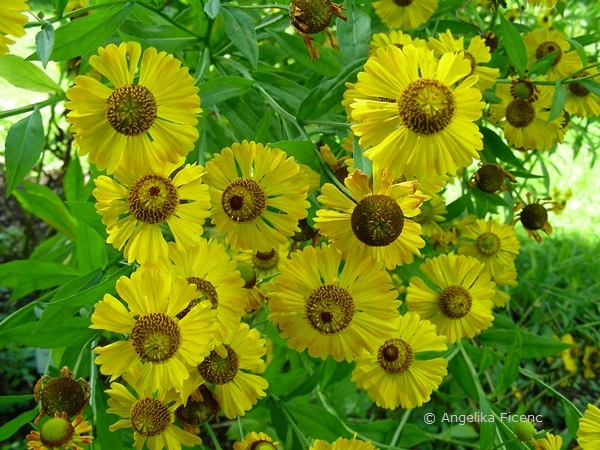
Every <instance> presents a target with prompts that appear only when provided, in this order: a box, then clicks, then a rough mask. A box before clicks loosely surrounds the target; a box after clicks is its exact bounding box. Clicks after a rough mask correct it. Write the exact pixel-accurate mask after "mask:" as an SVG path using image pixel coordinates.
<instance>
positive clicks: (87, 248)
mask: <svg viewBox="0 0 600 450" xmlns="http://www.w3.org/2000/svg"><path fill="white" fill-rule="evenodd" d="M75 256H76V257H77V266H78V267H79V270H80V271H81V273H88V272H91V271H92V270H96V269H100V268H102V267H104V266H105V265H106V263H107V262H108V257H107V255H106V242H105V241H104V239H102V238H101V237H100V236H99V235H98V233H97V232H96V231H95V230H94V228H92V227H91V226H90V225H88V224H86V223H85V222H80V223H79V227H78V228H77V247H76V252H75Z"/></svg>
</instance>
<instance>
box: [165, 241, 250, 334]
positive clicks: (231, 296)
mask: <svg viewBox="0 0 600 450" xmlns="http://www.w3.org/2000/svg"><path fill="white" fill-rule="evenodd" d="M168 245H169V259H170V260H171V261H172V262H173V264H172V265H169V268H170V269H171V270H172V271H173V273H174V274H175V275H176V276H179V277H182V278H185V279H186V280H187V282H188V283H190V284H193V285H194V286H196V295H199V297H198V298H196V299H195V300H194V301H193V302H192V303H190V304H189V305H188V306H187V307H186V308H185V309H184V310H183V311H181V312H180V313H179V314H178V315H177V317H179V318H183V317H185V315H186V314H187V313H188V312H189V311H190V310H191V309H192V308H193V307H194V306H195V305H197V304H198V303H200V302H202V301H204V300H209V301H210V303H211V306H212V309H214V310H216V311H217V324H218V325H217V326H218V333H217V334H215V345H218V344H220V343H221V342H222V341H223V339H225V336H227V333H228V332H229V330H230V329H232V328H237V327H238V325H239V323H240V320H241V317H242V316H243V315H244V313H245V309H246V304H247V301H246V295H247V294H246V292H245V291H244V289H243V287H244V284H245V282H244V280H243V279H242V277H241V275H240V274H239V272H238V271H237V270H236V266H237V264H236V262H235V261H233V260H232V259H231V258H230V257H229V255H228V254H227V252H226V251H225V247H224V246H223V245H222V244H219V243H217V242H216V241H206V240H204V239H202V240H201V241H200V244H199V245H198V246H197V247H194V248H192V249H191V250H178V249H177V246H176V245H175V244H173V243H172V242H170V243H169V244H168Z"/></svg>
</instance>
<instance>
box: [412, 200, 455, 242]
mask: <svg viewBox="0 0 600 450" xmlns="http://www.w3.org/2000/svg"><path fill="white" fill-rule="evenodd" d="M447 213H448V211H447V210H446V203H445V202H444V200H443V199H442V198H441V197H439V196H436V198H432V199H431V200H429V201H426V202H423V204H422V205H421V214H419V215H418V216H416V217H415V218H414V220H415V222H417V223H418V224H419V225H421V234H422V235H423V236H425V237H431V236H434V235H439V234H440V233H442V232H443V231H444V229H443V228H442V227H441V226H440V223H442V222H445V221H446V217H445V215H446V214H447Z"/></svg>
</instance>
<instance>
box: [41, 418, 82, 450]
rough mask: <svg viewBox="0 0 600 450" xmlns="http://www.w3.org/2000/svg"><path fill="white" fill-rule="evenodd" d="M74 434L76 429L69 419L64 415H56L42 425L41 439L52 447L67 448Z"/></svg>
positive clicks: (47, 445)
mask: <svg viewBox="0 0 600 450" xmlns="http://www.w3.org/2000/svg"><path fill="white" fill-rule="evenodd" d="M74 435H75V429H74V428H73V425H71V424H70V423H69V421H68V420H65V419H63V418H62V417H54V418H52V419H50V420H48V421H46V422H45V423H44V425H42V429H41V430H40V441H41V442H42V444H44V445H45V446H46V447H47V448H50V449H54V448H66V445H67V444H68V443H69V441H71V438H72V437H73V436H74Z"/></svg>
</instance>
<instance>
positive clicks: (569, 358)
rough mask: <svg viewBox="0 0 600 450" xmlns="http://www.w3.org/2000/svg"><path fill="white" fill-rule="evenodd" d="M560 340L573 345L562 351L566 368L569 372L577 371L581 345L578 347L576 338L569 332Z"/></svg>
mask: <svg viewBox="0 0 600 450" xmlns="http://www.w3.org/2000/svg"><path fill="white" fill-rule="evenodd" d="M560 341H561V342H564V343H565V344H572V345H573V346H572V347H571V348H568V349H566V350H563V351H562V353H561V357H562V360H563V364H564V366H565V370H566V371H567V372H577V365H578V360H579V347H577V345H576V343H575V339H573V336H571V335H570V334H568V333H567V334H565V335H564V336H563V337H561V338H560Z"/></svg>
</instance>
